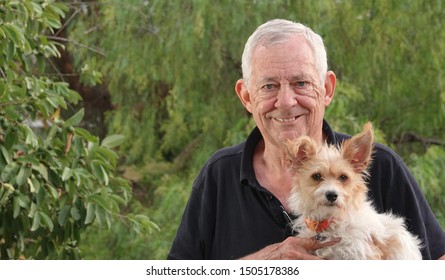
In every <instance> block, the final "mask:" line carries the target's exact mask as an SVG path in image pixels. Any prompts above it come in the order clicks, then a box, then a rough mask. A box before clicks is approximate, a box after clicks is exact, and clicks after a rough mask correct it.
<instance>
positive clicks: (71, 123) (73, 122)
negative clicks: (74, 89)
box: [64, 108, 85, 127]
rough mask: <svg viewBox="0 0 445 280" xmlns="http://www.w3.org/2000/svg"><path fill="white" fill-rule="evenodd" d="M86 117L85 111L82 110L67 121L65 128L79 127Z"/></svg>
mask: <svg viewBox="0 0 445 280" xmlns="http://www.w3.org/2000/svg"><path fill="white" fill-rule="evenodd" d="M84 115H85V109H83V108H82V109H80V110H79V111H78V112H77V113H75V114H74V115H73V116H71V118H69V119H68V120H66V121H65V123H64V127H69V126H74V125H78V124H79V123H80V122H81V121H82V119H83V117H84Z"/></svg>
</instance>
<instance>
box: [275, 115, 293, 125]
mask: <svg viewBox="0 0 445 280" xmlns="http://www.w3.org/2000/svg"><path fill="white" fill-rule="evenodd" d="M298 117H299V116H296V117H292V118H285V119H280V118H274V119H275V120H276V121H278V122H282V123H286V122H291V121H294V120H296V119H297V118H298Z"/></svg>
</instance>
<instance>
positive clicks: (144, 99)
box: [69, 0, 445, 258]
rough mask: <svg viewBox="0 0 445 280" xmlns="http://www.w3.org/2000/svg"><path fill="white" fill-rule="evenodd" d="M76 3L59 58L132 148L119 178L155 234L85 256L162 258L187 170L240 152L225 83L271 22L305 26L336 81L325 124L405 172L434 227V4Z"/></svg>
mask: <svg viewBox="0 0 445 280" xmlns="http://www.w3.org/2000/svg"><path fill="white" fill-rule="evenodd" d="M77 3H79V4H78V5H77V6H76V5H74V4H72V3H71V5H72V6H71V11H72V14H73V15H75V16H74V17H73V20H72V21H71V24H70V29H69V30H70V33H69V37H70V40H71V42H75V43H73V44H71V45H70V46H69V50H70V52H71V53H72V55H73V57H74V58H75V59H76V67H77V69H78V70H79V72H82V69H86V70H88V71H83V72H85V73H88V72H90V73H92V71H97V72H94V73H95V74H94V77H96V79H100V78H102V79H103V80H104V82H105V83H107V85H108V89H109V91H110V93H111V97H112V101H113V104H114V105H115V106H116V108H117V109H116V110H113V111H110V112H109V113H108V115H107V121H108V126H109V127H108V129H109V131H110V133H113V134H121V135H125V136H126V137H128V139H131V141H126V142H124V143H123V145H122V146H121V147H120V150H119V156H120V162H119V168H120V169H121V170H123V172H124V175H125V176H126V177H127V178H129V179H131V180H132V181H133V184H134V186H137V188H138V189H140V193H141V194H139V196H140V201H141V203H140V204H138V203H135V204H132V207H134V208H135V209H139V210H138V211H141V213H148V214H149V215H150V216H151V217H153V219H154V220H155V222H156V223H157V224H159V225H160V228H161V232H160V233H159V234H157V235H154V236H153V239H152V240H150V242H147V239H148V237H144V238H142V237H141V236H138V237H135V238H128V239H127V238H125V237H122V236H124V235H126V231H125V229H123V228H113V230H112V231H111V232H108V233H103V232H102V234H101V236H100V237H94V236H93V234H92V233H91V234H90V235H88V237H87V240H88V243H87V244H84V246H85V247H87V246H89V247H90V248H94V244H96V243H98V242H97V240H98V238H102V239H103V240H108V241H109V242H110V243H107V244H109V246H104V247H105V248H100V249H98V250H101V251H102V250H104V251H106V250H107V248H106V247H111V245H113V252H112V253H110V254H109V255H110V256H113V258H126V256H128V257H131V258H133V257H134V258H164V257H165V256H166V253H167V251H168V248H169V244H170V242H171V239H172V237H173V235H174V233H175V230H176V226H177V223H178V221H179V219H180V216H181V214H182V209H183V207H184V205H185V200H186V197H187V194H188V193H189V191H190V186H191V182H192V181H193V179H192V178H194V176H195V175H196V173H197V170H198V169H199V167H200V166H202V164H203V162H204V161H205V160H206V158H207V157H208V156H209V155H210V154H211V153H213V152H214V151H215V150H216V149H217V148H220V147H222V146H227V145H233V144H237V143H239V142H241V141H243V140H244V139H245V137H246V135H247V133H248V132H249V131H250V129H251V128H252V126H253V122H252V120H251V118H250V117H249V115H248V114H247V113H246V112H245V110H244V108H243V107H242V105H241V104H240V102H239V101H238V98H237V97H236V94H235V92H234V84H235V82H236V80H237V79H238V78H240V77H241V69H240V59H241V53H242V50H243V47H244V43H245V41H246V40H247V38H248V36H249V35H250V34H251V33H252V32H253V31H254V29H255V28H256V27H257V26H258V25H259V24H260V23H263V22H265V21H266V20H268V19H272V18H287V19H291V20H295V21H299V22H302V23H305V24H307V25H308V26H310V27H311V28H313V29H314V30H315V31H316V32H318V33H319V34H321V35H322V36H323V38H324V40H325V44H326V47H327V51H328V58H329V65H330V68H331V69H332V70H334V72H335V73H336V74H337V77H338V81H339V82H338V87H337V90H336V97H335V98H334V100H333V103H332V105H331V106H330V107H329V108H328V109H327V112H326V119H327V120H328V121H329V122H330V123H331V125H332V126H333V127H334V129H336V130H339V131H342V132H345V133H350V134H353V133H356V132H357V131H359V130H360V129H361V127H362V125H363V124H364V123H365V122H367V121H372V122H373V124H374V127H375V128H376V130H377V133H376V134H377V140H378V141H379V142H382V143H385V144H387V145H389V146H391V147H392V148H394V149H395V150H396V151H397V152H398V153H399V154H400V155H401V156H402V158H404V159H406V160H407V161H408V163H409V166H410V167H411V168H413V171H414V173H415V175H416V177H417V178H418V180H419V182H420V183H421V185H422V188H423V190H424V192H425V194H426V196H427V199H428V201H429V202H430V203H431V207H432V208H433V209H434V210H435V213H436V215H437V216H438V217H439V218H440V219H441V222H442V224H444V221H445V219H444V215H443V213H442V212H443V210H442V209H444V208H443V201H442V200H443V199H442V198H443V197H444V193H445V190H444V186H443V184H441V182H443V181H442V180H431V179H429V180H426V178H429V176H428V174H436V173H435V172H437V170H438V169H437V168H439V167H441V166H442V167H443V163H441V162H440V161H439V158H438V157H435V156H434V154H432V153H433V152H437V153H438V154H441V152H440V151H442V149H443V140H441V139H445V130H444V129H443V127H444V126H445V89H444V85H443V82H442V81H443V80H444V69H445V65H444V63H445V60H444V59H443V54H444V53H445V30H444V29H443V28H442V21H443V18H444V16H445V15H444V13H445V10H444V9H443V7H442V3H441V1H423V0H415V1H384V0H375V1H365V2H360V3H359V2H358V1H330V0H322V1H310V0H301V1H288V0H278V1H248V0H239V1H172V0H154V1H142V0H129V1H88V2H86V1H85V2H82V1H79V2H77ZM79 45H83V46H88V48H79V47H78V46H79ZM87 66H88V67H87ZM83 72H82V73H83ZM87 80H88V79H85V81H87ZM407 133H414V134H415V135H417V136H419V137H418V139H433V140H436V141H432V142H434V143H436V144H437V143H438V144H439V145H440V144H441V141H442V144H441V146H440V147H433V148H430V149H428V152H427V153H425V151H426V149H425V148H428V147H429V145H431V143H432V142H431V141H430V142H428V143H426V142H425V141H424V143H421V142H419V141H414V142H413V141H408V140H407V138H406V135H407ZM425 143H426V144H425ZM424 144H425V145H424ZM430 160H431V161H430ZM435 164H437V165H435ZM436 177H437V176H436ZM432 190H434V191H432ZM437 197H441V199H442V200H438V199H437ZM441 201H442V202H441ZM94 234H96V233H94ZM117 240H118V241H117ZM134 242H137V243H138V244H140V245H139V246H140V247H139V248H144V249H145V250H143V253H142V250H141V251H139V250H136V249H135V250H134V252H135V254H134V255H131V256H130V255H129V253H128V252H127V251H126V250H125V248H126V247H131V248H136V247H138V246H137V245H136V243H134ZM91 250H92V249H91ZM137 252H141V255H137V254H138V253H137ZM90 253H91V254H88V256H89V257H90V258H94V256H92V254H93V251H90ZM106 255H107V254H106V253H103V254H102V255H100V256H106Z"/></svg>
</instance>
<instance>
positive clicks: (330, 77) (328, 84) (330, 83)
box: [324, 71, 337, 107]
mask: <svg viewBox="0 0 445 280" xmlns="http://www.w3.org/2000/svg"><path fill="white" fill-rule="evenodd" d="M336 84H337V77H336V76H335V73H334V72H332V71H328V72H327V73H326V80H325V83H324V88H325V91H326V93H325V96H324V106H325V107H327V106H329V104H331V101H332V99H334V93H335V86H336Z"/></svg>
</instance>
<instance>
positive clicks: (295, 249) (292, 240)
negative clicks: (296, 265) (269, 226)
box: [241, 237, 340, 260]
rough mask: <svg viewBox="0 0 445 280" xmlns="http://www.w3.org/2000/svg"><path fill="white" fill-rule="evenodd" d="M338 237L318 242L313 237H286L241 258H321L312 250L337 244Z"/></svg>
mask: <svg viewBox="0 0 445 280" xmlns="http://www.w3.org/2000/svg"><path fill="white" fill-rule="evenodd" d="M339 241H340V239H334V240H330V241H326V242H320V241H317V240H315V239H314V238H311V239H307V238H300V237H288V238H287V239H286V240H284V241H283V242H281V243H276V244H272V245H269V246H267V247H265V248H264V249H262V250H260V251H258V252H256V253H253V254H250V255H248V256H245V257H243V258H241V260H321V258H319V257H317V256H315V255H312V254H311V253H310V252H313V251H314V250H317V249H320V248H323V247H328V246H332V245H334V244H337V243H338V242H339Z"/></svg>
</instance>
